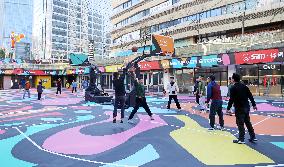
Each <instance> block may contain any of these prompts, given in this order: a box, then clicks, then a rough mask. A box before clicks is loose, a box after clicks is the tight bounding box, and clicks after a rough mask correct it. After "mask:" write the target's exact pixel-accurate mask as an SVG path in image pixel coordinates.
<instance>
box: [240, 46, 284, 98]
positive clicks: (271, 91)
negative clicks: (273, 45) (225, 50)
mask: <svg viewBox="0 0 284 167" xmlns="http://www.w3.org/2000/svg"><path fill="white" fill-rule="evenodd" d="M235 56H236V64H238V65H237V66H236V69H237V70H236V71H237V72H238V73H239V74H240V75H241V76H242V81H243V82H244V83H245V84H246V85H247V86H248V87H249V89H250V90H251V92H252V93H253V95H256V96H277V97H279V96H282V95H283V92H284V90H283V89H284V64H283V61H284V55H283V49H269V50H259V51H250V52H240V53H236V55H235ZM243 64H245V65H243Z"/></svg>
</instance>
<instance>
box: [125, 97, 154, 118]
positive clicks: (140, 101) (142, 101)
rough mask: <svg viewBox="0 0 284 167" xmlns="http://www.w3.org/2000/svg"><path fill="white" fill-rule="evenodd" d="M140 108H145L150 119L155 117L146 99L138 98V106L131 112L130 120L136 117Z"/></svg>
mask: <svg viewBox="0 0 284 167" xmlns="http://www.w3.org/2000/svg"><path fill="white" fill-rule="evenodd" d="M140 107H143V108H144V109H145V111H146V112H147V113H148V115H149V116H150V117H151V116H152V115H153V114H152V113H151V111H150V108H149V106H148V104H147V102H146V98H145V97H143V98H138V97H136V105H135V107H134V109H133V111H132V112H131V114H130V116H129V120H130V119H132V118H133V117H134V115H135V114H136V113H137V111H138V109H139V108H140Z"/></svg>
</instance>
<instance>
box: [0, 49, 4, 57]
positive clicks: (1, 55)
mask: <svg viewBox="0 0 284 167" xmlns="http://www.w3.org/2000/svg"><path fill="white" fill-rule="evenodd" d="M3 58H5V51H4V50H3V49H0V59H3Z"/></svg>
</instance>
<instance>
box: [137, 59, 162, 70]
mask: <svg viewBox="0 0 284 167" xmlns="http://www.w3.org/2000/svg"><path fill="white" fill-rule="evenodd" d="M138 65H139V67H140V70H141V71H147V70H160V69H161V67H160V64H159V61H144V62H140V63H139V64H138Z"/></svg>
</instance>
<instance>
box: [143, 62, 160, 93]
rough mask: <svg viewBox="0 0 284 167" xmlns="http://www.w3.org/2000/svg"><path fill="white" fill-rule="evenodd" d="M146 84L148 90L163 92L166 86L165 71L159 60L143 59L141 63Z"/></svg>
mask: <svg viewBox="0 0 284 167" xmlns="http://www.w3.org/2000/svg"><path fill="white" fill-rule="evenodd" d="M139 67H140V70H141V74H142V75H143V79H144V85H145V86H146V91H148V92H162V91H163V88H164V84H163V82H164V81H163V77H164V71H163V70H162V68H161V64H160V62H159V61H151V62H149V61H143V62H140V63H139Z"/></svg>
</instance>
